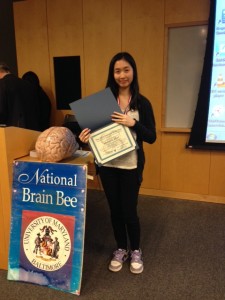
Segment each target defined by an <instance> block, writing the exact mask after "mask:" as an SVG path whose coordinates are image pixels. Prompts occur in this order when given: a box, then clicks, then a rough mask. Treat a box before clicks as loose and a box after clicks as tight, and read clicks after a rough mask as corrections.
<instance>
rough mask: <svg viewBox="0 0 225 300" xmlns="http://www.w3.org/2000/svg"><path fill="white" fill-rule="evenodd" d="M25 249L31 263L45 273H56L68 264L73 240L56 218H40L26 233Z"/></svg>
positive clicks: (33, 222)
mask: <svg viewBox="0 0 225 300" xmlns="http://www.w3.org/2000/svg"><path fill="white" fill-rule="evenodd" d="M23 249H24V252H25V254H26V257H27V259H28V260H29V261H30V263H31V264H32V265H33V266H35V267H36V268H38V269H41V270H44V271H50V272H51V271H56V270H58V269H60V268H62V267H63V266H64V265H65V263H66V262H67V260H68V258H69V256H70V253H71V240H70V236H69V233H68V231H67V229H66V227H65V226H64V225H63V224H62V223H61V222H60V221H59V220H58V219H56V218H53V217H50V216H40V217H39V218H36V219H34V220H32V222H30V224H29V225H28V226H27V228H26V229H25V231H24V235H23Z"/></svg>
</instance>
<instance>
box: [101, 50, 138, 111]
mask: <svg viewBox="0 0 225 300" xmlns="http://www.w3.org/2000/svg"><path fill="white" fill-rule="evenodd" d="M121 59H123V60H125V61H127V62H128V63H129V64H130V65H131V67H132V69H133V81H132V83H131V85H130V92H131V95H132V99H131V102H130V108H131V109H135V108H137V103H138V98H139V84H138V74H137V66H136V63H135V60H134V58H133V57H132V56H131V55H130V54H129V53H127V52H119V53H117V54H116V55H115V56H113V58H112V60H111V62H110V64H109V72H108V79H107V83H106V87H110V89H111V91H112V93H113V94H114V96H115V97H116V98H117V97H118V94H119V86H118V84H117V83H116V81H115V79H114V66H115V63H116V62H117V61H118V60H121Z"/></svg>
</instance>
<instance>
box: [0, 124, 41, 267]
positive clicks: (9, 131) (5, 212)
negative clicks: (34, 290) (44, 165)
mask: <svg viewBox="0 0 225 300" xmlns="http://www.w3.org/2000/svg"><path fill="white" fill-rule="evenodd" d="M39 134H40V132H39V131H34V130H28V129H23V128H19V127H2V128H0V241H1V247H0V269H5V270H7V267H8V250H9V249H8V247H9V233H10V217H11V185H12V165H13V161H14V160H15V159H17V158H20V157H22V156H26V155H28V154H29V151H30V150H32V149H34V146H35V142H36V140H37V137H38V136H39Z"/></svg>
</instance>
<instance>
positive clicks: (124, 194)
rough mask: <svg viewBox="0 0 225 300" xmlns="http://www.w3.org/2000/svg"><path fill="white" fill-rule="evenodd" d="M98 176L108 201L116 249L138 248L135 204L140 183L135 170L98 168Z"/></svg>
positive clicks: (138, 228)
mask: <svg viewBox="0 0 225 300" xmlns="http://www.w3.org/2000/svg"><path fill="white" fill-rule="evenodd" d="M99 175H100V178H101V182H102V186H103V188H104V191H105V195H106V198H107V200H108V204H109V208H110V213H111V222H112V227H113V232H114V236H115V240H116V242H117V247H118V248H121V249H127V247H128V242H127V236H128V238H129V242H130V248H131V250H136V249H139V247H140V223H139V218H138V214H137V202H138V193H139V188H140V183H139V180H138V173H137V169H132V170H125V169H118V168H109V167H100V168H99Z"/></svg>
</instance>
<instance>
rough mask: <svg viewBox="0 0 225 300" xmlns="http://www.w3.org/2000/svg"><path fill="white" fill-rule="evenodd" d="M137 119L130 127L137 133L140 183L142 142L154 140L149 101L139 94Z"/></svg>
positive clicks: (143, 157) (143, 162)
mask: <svg viewBox="0 0 225 300" xmlns="http://www.w3.org/2000/svg"><path fill="white" fill-rule="evenodd" d="M138 111H139V121H136V123H135V125H134V127H133V128H132V129H133V130H134V131H135V132H136V134H137V144H138V146H139V149H138V150H137V154H138V163H137V168H138V176H139V181H140V183H141V182H142V173H143V169H144V164H145V154H144V150H143V142H146V143H149V144H153V143H154V142H155V140H156V129H155V117H154V113H153V109H152V105H151V103H150V101H149V100H148V99H147V98H145V97H144V96H142V95H140V98H139V100H138Z"/></svg>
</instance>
